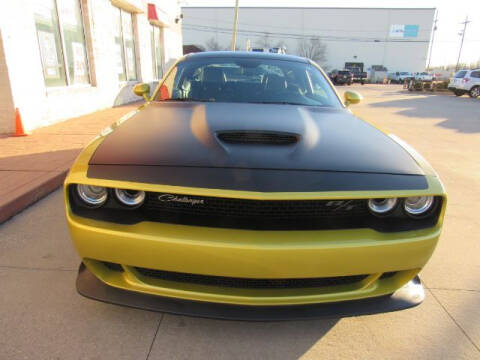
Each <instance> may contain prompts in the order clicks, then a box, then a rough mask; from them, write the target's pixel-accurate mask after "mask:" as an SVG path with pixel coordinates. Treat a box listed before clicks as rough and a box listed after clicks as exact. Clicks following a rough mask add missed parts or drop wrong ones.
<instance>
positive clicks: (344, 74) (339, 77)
mask: <svg viewBox="0 0 480 360" xmlns="http://www.w3.org/2000/svg"><path fill="white" fill-rule="evenodd" d="M329 76H330V79H331V80H332V82H333V83H334V84H335V85H345V84H347V85H352V83H353V73H352V72H351V71H349V70H333V71H331V72H330V74H329Z"/></svg>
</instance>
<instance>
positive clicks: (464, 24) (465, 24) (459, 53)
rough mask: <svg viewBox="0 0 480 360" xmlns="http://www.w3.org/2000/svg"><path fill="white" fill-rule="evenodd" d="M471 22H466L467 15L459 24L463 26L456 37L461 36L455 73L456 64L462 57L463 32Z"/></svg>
mask: <svg viewBox="0 0 480 360" xmlns="http://www.w3.org/2000/svg"><path fill="white" fill-rule="evenodd" d="M470 22H471V21H468V15H467V16H465V21H464V22H462V23H460V24H463V30H462V31H461V32H459V33H458V35H462V41H461V42H460V49H459V50H458V59H457V66H455V71H458V64H460V56H461V55H462V47H463V40H464V39H465V31H466V30H467V25H468V23H470Z"/></svg>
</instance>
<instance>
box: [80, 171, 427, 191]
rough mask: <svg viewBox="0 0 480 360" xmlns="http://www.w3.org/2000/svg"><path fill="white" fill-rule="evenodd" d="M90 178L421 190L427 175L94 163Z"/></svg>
mask: <svg viewBox="0 0 480 360" xmlns="http://www.w3.org/2000/svg"><path fill="white" fill-rule="evenodd" d="M87 177H89V178H97V179H106V180H116V181H131V182H139V183H148V184H159V185H160V184H161V185H171V186H183V187H193V188H209V189H223V190H241V191H258V192H315V191H362V190H364V191H367V190H372V191H381V190H421V189H427V188H428V183H427V180H426V178H425V176H423V175H394V174H375V173H373V174H372V173H353V172H329V171H302V170H271V169H268V170H264V169H254V170H252V169H230V168H198V167H170V166H168V167H167V166H137V165H90V166H89V167H88V171H87Z"/></svg>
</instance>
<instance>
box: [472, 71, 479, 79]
mask: <svg viewBox="0 0 480 360" xmlns="http://www.w3.org/2000/svg"><path fill="white" fill-rule="evenodd" d="M470 77H472V78H477V79H478V78H480V71H472V73H471V74H470Z"/></svg>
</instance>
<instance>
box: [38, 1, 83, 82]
mask: <svg viewBox="0 0 480 360" xmlns="http://www.w3.org/2000/svg"><path fill="white" fill-rule="evenodd" d="M35 24H36V28H37V37H38V43H39V46H40V55H41V59H42V67H43V75H44V77H45V84H46V85H47V86H65V85H73V84H88V83H89V82H90V79H89V74H88V63H87V54H86V49H85V37H84V33H83V23H82V13H81V9H80V3H79V1H78V0H44V1H42V2H37V4H36V6H35ZM65 64H66V65H67V66H66V67H65Z"/></svg>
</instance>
